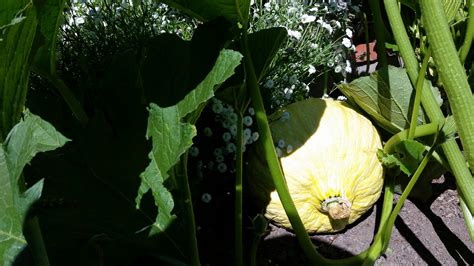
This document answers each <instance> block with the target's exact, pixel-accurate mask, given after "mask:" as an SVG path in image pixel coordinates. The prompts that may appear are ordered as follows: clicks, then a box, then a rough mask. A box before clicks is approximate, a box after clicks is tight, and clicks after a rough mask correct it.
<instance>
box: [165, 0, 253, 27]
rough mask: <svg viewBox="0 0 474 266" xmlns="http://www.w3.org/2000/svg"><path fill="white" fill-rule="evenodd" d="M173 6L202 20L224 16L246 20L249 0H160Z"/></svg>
mask: <svg viewBox="0 0 474 266" xmlns="http://www.w3.org/2000/svg"><path fill="white" fill-rule="evenodd" d="M160 2H163V3H166V4H168V5H170V6H172V7H174V8H177V9H179V10H181V11H184V12H186V13H188V14H189V15H191V16H193V17H195V18H197V19H199V20H203V21H208V20H212V19H215V18H218V17H225V18H226V19H228V20H230V21H232V22H241V23H245V22H247V20H248V14H249V7H250V0H200V1H196V0H162V1H160Z"/></svg>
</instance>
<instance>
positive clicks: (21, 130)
mask: <svg viewBox="0 0 474 266" xmlns="http://www.w3.org/2000/svg"><path fill="white" fill-rule="evenodd" d="M67 141H68V139H67V138H65V137H64V136H62V135H61V134H60V133H58V132H57V131H56V130H55V129H54V127H53V126H51V124H49V123H48V122H46V121H44V120H42V119H41V118H40V117H38V116H35V115H33V114H31V113H29V112H28V111H27V112H25V113H24V118H23V119H22V121H20V123H18V124H17V125H16V126H15V127H14V128H13V129H12V130H11V132H10V133H9V135H8V137H7V139H6V141H5V142H4V143H3V144H2V145H1V146H0V187H1V188H2V194H1V197H0V208H1V209H2V213H1V214H0V262H1V263H2V265H6V266H8V265H13V263H14V261H15V257H16V256H17V255H18V254H19V253H20V252H21V251H22V250H23V249H24V248H25V247H26V245H27V242H26V240H25V237H24V235H23V232H22V231H23V229H22V226H23V223H24V222H25V219H26V215H27V212H28V210H29V208H30V207H31V205H32V203H34V202H35V201H36V200H38V199H39V198H40V196H41V191H42V188H43V180H40V181H38V182H37V183H35V184H33V185H32V186H30V188H28V189H27V190H25V189H24V188H20V187H19V186H18V184H21V183H22V182H21V180H22V179H21V177H20V176H21V175H22V171H23V168H24V167H25V165H26V164H27V163H29V162H30V161H31V159H32V158H33V157H34V156H35V155H36V154H37V153H39V152H45V151H51V150H54V149H56V148H59V147H61V146H63V145H64V144H65V143H66V142H67Z"/></svg>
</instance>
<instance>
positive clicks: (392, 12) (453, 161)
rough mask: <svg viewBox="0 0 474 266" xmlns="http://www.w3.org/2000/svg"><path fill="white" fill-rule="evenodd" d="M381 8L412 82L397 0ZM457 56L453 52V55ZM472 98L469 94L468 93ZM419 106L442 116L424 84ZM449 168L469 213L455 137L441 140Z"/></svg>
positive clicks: (469, 193)
mask: <svg viewBox="0 0 474 266" xmlns="http://www.w3.org/2000/svg"><path fill="white" fill-rule="evenodd" d="M384 3H385V10H386V11H387V16H388V19H389V22H390V26H391V28H392V32H393V36H394V37H395V40H396V42H397V46H398V49H399V50H400V54H401V56H402V58H403V62H404V63H405V67H406V70H407V73H408V76H409V77H410V80H411V81H412V83H413V84H415V82H416V79H417V77H418V72H419V67H418V61H417V59H416V56H415V53H414V50H413V47H412V45H411V44H410V39H409V38H408V34H407V33H406V30H405V25H404V24H403V20H402V18H401V15H400V9H399V7H398V1H397V0H384ZM456 58H457V56H456ZM469 97H471V98H472V96H469ZM421 103H422V105H423V109H424V110H425V112H426V114H427V115H428V117H429V119H430V120H431V121H439V119H442V118H444V115H443V113H442V112H441V109H440V108H439V106H438V103H437V101H436V98H435V96H434V94H433V92H432V91H431V89H430V88H429V87H428V86H424V87H423V95H422V97H421ZM441 148H442V149H443V151H444V154H445V156H446V159H447V160H448V162H449V165H450V168H451V170H452V172H453V174H454V176H455V177H456V182H457V185H458V189H459V190H460V191H461V192H462V194H463V195H465V198H464V200H465V202H466V205H467V206H468V208H469V210H470V212H471V213H474V196H473V195H474V179H473V178H472V174H471V172H470V171H469V168H468V167H467V165H466V162H465V159H464V157H463V154H462V153H461V150H460V149H459V147H458V145H457V143H456V141H455V140H448V141H446V142H445V143H443V144H441Z"/></svg>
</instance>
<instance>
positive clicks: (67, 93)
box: [34, 68, 89, 126]
mask: <svg viewBox="0 0 474 266" xmlns="http://www.w3.org/2000/svg"><path fill="white" fill-rule="evenodd" d="M34 71H35V72H37V73H38V74H39V75H41V76H42V77H44V78H46V79H47V80H49V82H51V83H52V84H53V85H54V87H55V88H56V89H57V90H58V92H59V94H61V96H62V97H63V99H64V101H65V102H66V104H67V105H68V107H69V109H70V110H71V112H72V113H73V115H74V116H75V117H76V118H77V120H78V121H79V123H80V124H81V125H82V126H85V125H86V124H87V122H88V121H89V117H88V116H87V114H86V112H85V110H84V108H82V105H81V103H80V102H79V101H78V100H77V98H76V96H74V94H73V93H72V91H71V90H70V89H69V87H68V86H67V85H66V84H65V83H64V81H62V80H61V79H60V78H59V77H58V76H55V75H51V74H50V73H47V72H46V71H44V70H43V69H40V68H35V69H34Z"/></svg>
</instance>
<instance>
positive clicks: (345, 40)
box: [342, 37, 352, 48]
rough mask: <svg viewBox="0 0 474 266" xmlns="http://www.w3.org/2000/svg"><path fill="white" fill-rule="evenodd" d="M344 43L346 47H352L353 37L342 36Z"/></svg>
mask: <svg viewBox="0 0 474 266" xmlns="http://www.w3.org/2000/svg"><path fill="white" fill-rule="evenodd" d="M342 45H344V46H345V47H346V48H350V47H351V46H352V42H351V39H349V38H346V37H344V38H342Z"/></svg>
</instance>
